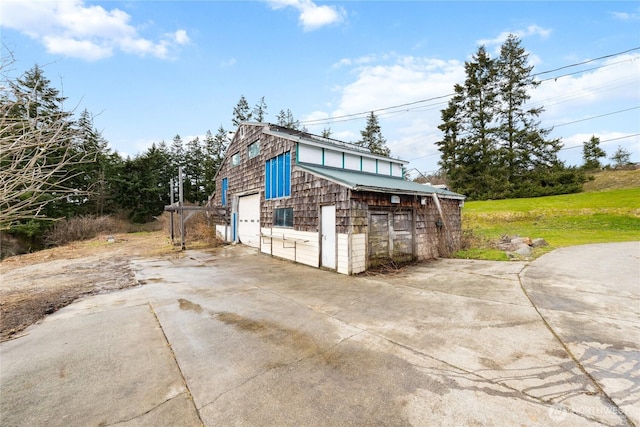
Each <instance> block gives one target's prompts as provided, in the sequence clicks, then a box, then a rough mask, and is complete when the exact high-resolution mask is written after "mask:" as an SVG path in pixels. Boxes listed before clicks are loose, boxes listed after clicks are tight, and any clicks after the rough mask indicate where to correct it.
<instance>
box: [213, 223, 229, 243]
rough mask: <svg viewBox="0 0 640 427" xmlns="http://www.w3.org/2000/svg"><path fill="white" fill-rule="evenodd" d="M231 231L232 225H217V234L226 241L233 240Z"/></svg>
mask: <svg viewBox="0 0 640 427" xmlns="http://www.w3.org/2000/svg"><path fill="white" fill-rule="evenodd" d="M230 233H231V227H227V226H226V225H220V224H217V225H216V235H218V236H220V237H221V238H222V240H224V241H225V242H229V241H231V237H230V236H229V234H230Z"/></svg>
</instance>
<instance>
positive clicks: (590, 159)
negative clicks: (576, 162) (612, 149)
mask: <svg viewBox="0 0 640 427" xmlns="http://www.w3.org/2000/svg"><path fill="white" fill-rule="evenodd" d="M602 157H607V153H605V151H604V150H603V149H602V148H600V138H598V137H596V136H595V135H593V136H592V137H591V139H590V140H589V141H586V142H584V143H583V145H582V159H583V160H584V165H582V167H583V168H584V169H585V170H596V169H600V168H601V167H602V164H600V159H601V158H602Z"/></svg>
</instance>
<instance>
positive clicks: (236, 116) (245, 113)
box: [231, 95, 251, 127]
mask: <svg viewBox="0 0 640 427" xmlns="http://www.w3.org/2000/svg"><path fill="white" fill-rule="evenodd" d="M248 120H251V112H250V111H249V103H248V102H247V99H246V98H245V97H244V95H241V96H240V100H239V101H238V103H237V104H236V106H235V107H233V119H232V120H231V122H232V123H233V125H234V126H236V127H238V126H239V125H240V123H242V122H246V121H248Z"/></svg>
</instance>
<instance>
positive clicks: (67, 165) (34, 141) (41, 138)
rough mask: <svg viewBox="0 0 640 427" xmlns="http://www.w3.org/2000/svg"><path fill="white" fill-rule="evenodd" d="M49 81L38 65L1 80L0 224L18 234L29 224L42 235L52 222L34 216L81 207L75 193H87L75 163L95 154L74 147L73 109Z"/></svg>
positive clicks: (59, 213) (57, 214)
mask: <svg viewBox="0 0 640 427" xmlns="http://www.w3.org/2000/svg"><path fill="white" fill-rule="evenodd" d="M50 83H51V82H50V80H49V79H47V78H46V77H45V75H44V72H43V70H42V68H40V67H39V66H38V65H35V66H34V67H33V68H32V69H30V70H28V71H27V72H25V73H24V74H23V75H22V76H21V77H20V78H17V79H15V80H9V79H4V78H3V82H2V83H1V84H0V91H1V92H2V96H1V97H0V99H1V100H2V105H1V109H2V114H1V118H0V120H2V125H1V127H0V129H1V130H0V137H1V138H2V146H1V147H0V159H1V160H0V167H1V168H2V176H1V178H2V186H3V188H2V199H1V200H0V206H1V207H2V209H1V212H2V217H3V218H2V219H1V220H0V223H1V224H2V227H3V228H12V229H14V230H16V231H17V233H21V228H22V227H23V226H25V225H26V224H27V223H29V225H28V228H29V231H28V233H29V234H30V235H37V234H41V233H42V232H43V231H44V230H45V229H46V228H47V227H48V226H49V224H48V223H45V222H43V221H40V222H32V221H33V220H34V219H36V218H39V219H54V218H62V217H65V216H68V215H70V214H72V213H73V209H74V207H75V206H76V204H75V203H73V201H72V200H73V198H74V197H84V196H85V195H86V193H83V189H80V188H76V187H75V183H74V182H73V179H74V177H75V176H76V174H77V171H75V168H77V167H78V165H79V164H82V163H86V162H87V161H89V160H90V159H87V158H85V157H83V156H82V153H79V151H78V150H77V149H76V147H75V146H74V139H75V138H76V132H77V131H76V129H75V128H74V127H73V121H72V113H71V112H69V111H66V110H65V109H64V105H63V104H64V101H65V99H66V98H65V97H63V96H62V95H61V94H60V91H59V90H58V89H56V88H54V87H52V86H51V85H50ZM70 201H71V202H70Z"/></svg>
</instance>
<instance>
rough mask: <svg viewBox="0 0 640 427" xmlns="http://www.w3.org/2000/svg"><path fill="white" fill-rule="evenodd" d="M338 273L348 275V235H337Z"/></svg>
mask: <svg viewBox="0 0 640 427" xmlns="http://www.w3.org/2000/svg"><path fill="white" fill-rule="evenodd" d="M337 241H338V268H337V271H338V273H341V274H349V235H348V234H338V235H337Z"/></svg>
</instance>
